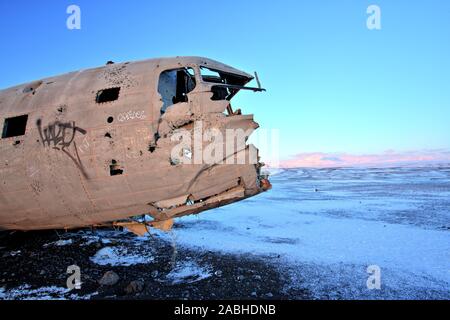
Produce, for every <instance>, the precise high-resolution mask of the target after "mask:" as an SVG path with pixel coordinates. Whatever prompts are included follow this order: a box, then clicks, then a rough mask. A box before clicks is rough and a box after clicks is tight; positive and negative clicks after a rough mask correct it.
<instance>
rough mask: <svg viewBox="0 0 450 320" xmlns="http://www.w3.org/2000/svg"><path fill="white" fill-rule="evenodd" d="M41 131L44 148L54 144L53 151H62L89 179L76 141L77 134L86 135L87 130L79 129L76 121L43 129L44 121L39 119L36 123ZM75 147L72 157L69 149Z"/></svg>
mask: <svg viewBox="0 0 450 320" xmlns="http://www.w3.org/2000/svg"><path fill="white" fill-rule="evenodd" d="M36 125H37V127H38V130H39V136H40V137H41V140H42V144H43V145H44V147H50V146H52V144H53V149H56V150H61V151H62V152H64V153H65V154H66V155H67V156H69V158H70V159H72V161H73V162H74V163H75V165H76V166H77V167H78V168H79V169H80V171H81V173H82V174H83V176H84V177H85V178H88V176H87V174H86V171H85V169H84V167H83V164H82V162H81V159H80V156H79V155H78V149H77V145H76V143H75V141H74V139H75V135H76V134H77V132H79V133H81V134H83V135H85V134H86V133H87V132H86V130H84V129H82V128H79V127H77V126H76V125H75V121H72V122H64V123H63V122H59V121H56V122H54V123H52V124H50V125H48V126H47V127H45V128H44V129H42V121H41V119H39V120H38V121H37V122H36ZM72 143H73V147H74V151H75V155H72V154H71V153H70V151H68V150H67V149H68V148H69V147H70V146H71V145H72Z"/></svg>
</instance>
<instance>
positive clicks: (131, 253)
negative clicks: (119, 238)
mask: <svg viewBox="0 0 450 320" xmlns="http://www.w3.org/2000/svg"><path fill="white" fill-rule="evenodd" d="M90 259H91V261H92V262H94V263H96V264H98V265H101V266H106V265H110V266H131V265H135V264H144V263H149V262H152V261H153V257H152V253H151V252H150V251H145V252H144V251H138V252H136V251H135V250H132V248H128V247H125V246H117V247H105V248H102V249H100V250H99V251H98V252H97V253H96V254H95V255H94V256H93V257H91V258H90Z"/></svg>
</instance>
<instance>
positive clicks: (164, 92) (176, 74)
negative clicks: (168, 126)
mask: <svg viewBox="0 0 450 320" xmlns="http://www.w3.org/2000/svg"><path fill="white" fill-rule="evenodd" d="M195 84H196V83H195V72H194V70H193V69H192V68H181V69H174V70H167V71H164V72H162V73H161V75H160V76H159V84H158V92H159V94H160V95H161V98H162V101H163V106H162V108H161V114H163V113H164V112H166V110H167V108H168V107H170V106H171V105H174V104H177V103H180V102H187V101H188V97H187V94H188V93H189V92H191V91H192V90H194V88H195Z"/></svg>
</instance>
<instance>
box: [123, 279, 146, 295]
mask: <svg viewBox="0 0 450 320" xmlns="http://www.w3.org/2000/svg"><path fill="white" fill-rule="evenodd" d="M142 290H144V281H142V280H135V281H131V282H130V283H129V284H128V286H127V287H126V288H125V292H126V293H127V294H133V293H139V292H142Z"/></svg>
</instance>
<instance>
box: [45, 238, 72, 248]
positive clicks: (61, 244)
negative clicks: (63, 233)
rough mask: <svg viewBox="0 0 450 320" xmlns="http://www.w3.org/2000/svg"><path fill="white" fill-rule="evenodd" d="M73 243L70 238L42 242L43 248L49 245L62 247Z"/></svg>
mask: <svg viewBox="0 0 450 320" xmlns="http://www.w3.org/2000/svg"><path fill="white" fill-rule="evenodd" d="M72 243H73V240H72V239H67V240H62V239H61V240H58V241H55V242H51V243H46V244H44V246H43V247H44V248H47V247H50V246H56V247H64V246H68V245H71V244H72Z"/></svg>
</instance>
